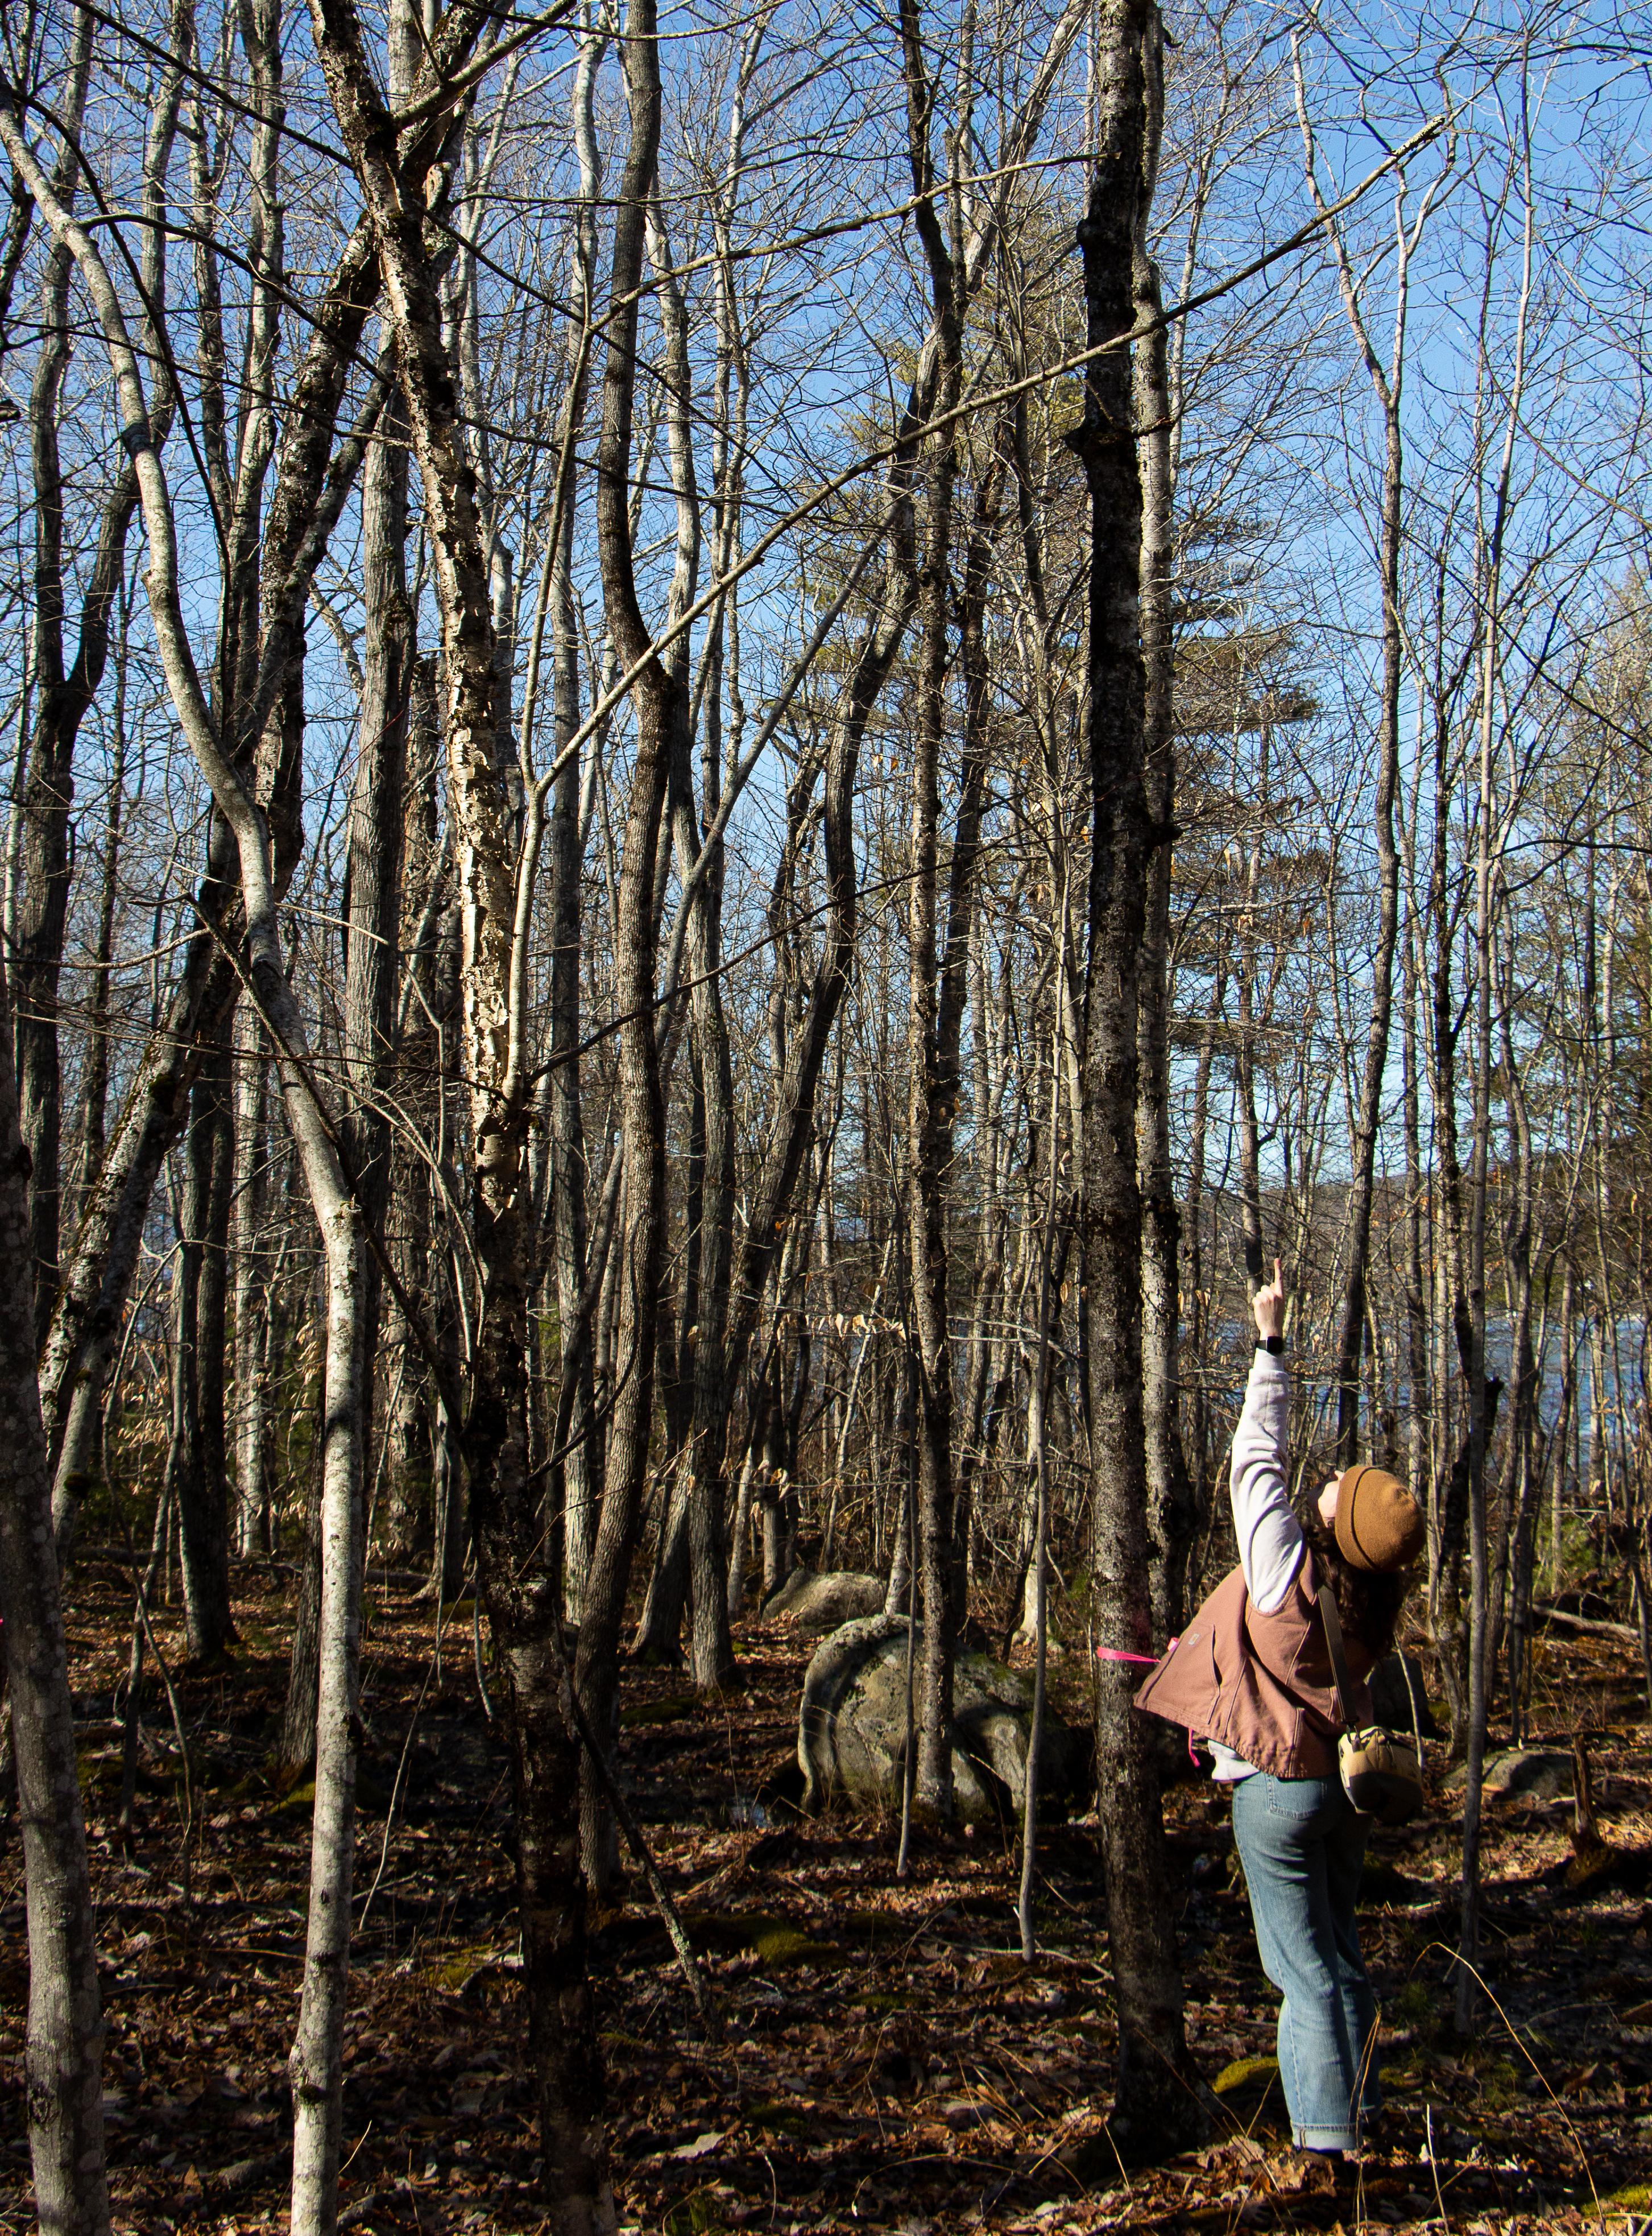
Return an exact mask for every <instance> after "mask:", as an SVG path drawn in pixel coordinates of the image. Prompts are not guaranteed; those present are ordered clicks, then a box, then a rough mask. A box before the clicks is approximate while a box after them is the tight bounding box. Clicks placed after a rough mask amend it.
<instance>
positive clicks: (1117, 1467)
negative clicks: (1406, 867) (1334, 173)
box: [1074, 0, 1205, 2154]
mask: <svg viewBox="0 0 1652 2236" xmlns="http://www.w3.org/2000/svg"><path fill="white" fill-rule="evenodd" d="M1161 38H1162V34H1161V31H1160V28H1159V24H1158V20H1157V8H1156V7H1155V6H1153V5H1152V0H1104V4H1103V5H1102V6H1101V7H1100V8H1099V9H1098V20H1097V30H1096V40H1097V46H1096V79H1095V82H1096V88H1097V144H1096V155H1095V165H1094V169H1093V171H1092V179H1091V187H1090V197H1089V206H1088V207H1087V209H1086V211H1085V217H1084V220H1083V222H1082V224H1081V225H1080V227H1079V232H1078V240H1079V246H1080V247H1081V249H1082V251H1083V254H1084V284H1085V328H1086V336H1087V339H1088V342H1089V345H1090V347H1091V348H1092V349H1100V348H1102V346H1103V345H1105V344H1108V343H1111V344H1113V345H1114V346H1113V347H1112V348H1111V350H1110V351H1108V352H1106V353H1105V354H1104V355H1102V356H1100V357H1098V358H1094V359H1093V360H1092V364H1091V365H1090V367H1089V369H1088V372H1087V374H1086V378H1085V418H1084V423H1083V425H1082V427H1081V428H1080V430H1079V431H1078V433H1077V435H1076V436H1075V437H1074V440H1075V445H1076V447H1077V448H1078V451H1079V454H1080V456H1081V457H1082V458H1083V461H1084V467H1085V480H1086V482H1087V483H1088V487H1089V491H1090V500H1091V516H1090V532H1091V551H1090V583H1089V590H1090V596H1089V621H1090V642H1089V678H1088V680H1089V687H1090V704H1089V710H1088V716H1087V745H1088V752H1089V762H1090V779H1091V803H1092V818H1093V823H1092V866H1091V879H1090V909H1089V945H1088V953H1087V957H1086V969H1085V1031H1084V1074H1085V1077H1084V1085H1085V1104H1084V1161H1083V1171H1084V1191H1085V1197H1084V1270H1085V1288H1086V1291H1087V1304H1088V1331H1089V1384H1090V1437H1091V1467H1092V1576H1093V1578H1094V1608H1095V1618H1094V1620H1095V1630H1096V1640H1097V1643H1098V1646H1100V1647H1103V1648H1105V1649H1107V1650H1110V1651H1112V1652H1118V1653H1124V1654H1150V1653H1151V1648H1152V1636H1153V1615H1152V1604H1151V1596H1150V1592H1149V1584H1148V1578H1149V1557H1148V1536H1147V1466H1146V1448H1145V1434H1144V1424H1143V1418H1142V1357H1141V1341H1142V1332H1141V1331H1142V1308H1141V1253H1142V1212H1141V1193H1140V1188H1139V1187H1138V1184H1137V1173H1136V1154H1135V1141H1136V1105H1137V1005H1138V974H1139V967H1140V956H1141V945H1142V932H1143V928H1144V914H1145V904H1146V882H1147V863H1148V852H1149V849H1150V847H1151V844H1152V839H1153V833H1152V832H1151V828H1150V825H1149V820H1148V815H1147V803H1146V797H1145V792H1144V784H1143V776H1144V771H1143V743H1144V740H1143V714H1144V689H1145V683H1144V672H1143V665H1142V648H1141V636H1140V582H1141V547H1142V497H1141V486H1140V483H1139V481H1138V479H1137V466H1136V455H1135V444H1134V442H1133V439H1132V437H1131V429H1132V426H1133V424H1134V422H1133V416H1132V399H1131V371H1130V362H1129V357H1128V352H1127V346H1126V345H1125V343H1124V339H1123V338H1124V337H1125V336H1127V335H1128V334H1129V332H1130V331H1131V326H1132V325H1133V323H1134V316H1135V299H1134V284H1133V283H1134V275H1135V269H1136V259H1137V255H1138V253H1140V244H1141V240H1142V235H1143V233H1144V228H1145V225H1146V220H1147V187H1148V184H1149V179H1148V172H1147V162H1148V156H1149V149H1148V146H1147V121H1148V116H1149V84H1150V79H1151V76H1154V75H1156V74H1157V72H1158V70H1159V69H1161V68H1162V47H1161ZM1095 1668H1096V1673H1097V1674H1096V1681H1095V1700H1096V1754H1097V1770H1098V1796H1097V1811H1098V1822H1099V1825H1100V1832H1101V1845H1102V1856H1103V1862H1104V1868H1105V1873H1106V1886H1107V1919H1108V1951H1109V1956H1110V1958H1111V1967H1112V1974H1113V1986H1114V1993H1115V1996H1116V1998H1117V2002H1118V2091H1117V2096H1116V2100H1115V2108H1114V2114H1113V2132H1114V2134H1115V2138H1116V2140H1117V2141H1118V2146H1119V2147H1120V2149H1121V2150H1122V2149H1124V2148H1125V2147H1129V2148H1130V2149H1131V2150H1132V2151H1137V2152H1144V2151H1148V2150H1151V2151H1153V2152H1155V2153H1156V2154H1164V2152H1166V2151H1170V2150H1175V2149H1178V2148H1181V2147H1184V2146H1185V2145H1186V2144H1187V2143H1189V2142H1190V2141H1194V2140H1195V2139H1196V2137H1197V2136H1198V2135H1199V2134H1202V2133H1203V2129H1204V2124H1205V2123H1204V2116H1203V2112H1202V2110H1201V2108H1200V2106H1199V2103H1198V2100H1197V2098H1196V2095H1194V2093H1193V2090H1192V2088H1191V2087H1190V2081H1191V2077H1192V2075H1191V2067H1190V2061H1189V2058H1188V2053H1187V2047H1186V2042H1185V2040H1184V2037H1183V2021H1182V1977H1181V1970H1180V1967H1179V1965H1178V1963H1177V1953H1176V1929H1175V1910H1174V1907H1173V1903H1172V1899H1171V1892H1170V1871H1169V1868H1168V1862H1167V1858H1166V1856H1165V1851H1164V1825H1163V1822H1162V1819H1161V1817H1160V1808H1159V1786H1158V1772H1157V1766H1156V1762H1155V1758H1154V1755H1153V1752H1152V1749H1151V1746H1149V1745H1148V1744H1147V1739H1146V1733H1145V1731H1144V1726H1143V1721H1142V1719H1141V1718H1139V1717H1138V1716H1137V1714H1136V1713H1135V1711H1134V1708H1133V1707H1132V1694H1133V1690H1134V1683H1133V1679H1132V1677H1131V1674H1130V1664H1129V1663H1128V1662H1125V1661H1097V1663H1096V1664H1095Z"/></svg>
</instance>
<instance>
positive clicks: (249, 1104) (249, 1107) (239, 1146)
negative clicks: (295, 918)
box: [231, 1002, 270, 1560]
mask: <svg viewBox="0 0 1652 2236" xmlns="http://www.w3.org/2000/svg"><path fill="white" fill-rule="evenodd" d="M267 1069H268V1057H267V1056H266V1049H265V1038H264V1029H263V1026H262V1024H261V1023H259V1018H258V1017H257V1016H256V1015H255V1014H254V1012H253V1009H252V1004H251V1003H246V1002H243V1003H240V1004H239V1007H238V1008H237V1009H236V1012H235V1191H234V1194H235V1203H234V1218H235V1283H234V1286H235V1358H234V1374H235V1398H234V1403H233V1407H232V1409H231V1411H232V1417H233V1421H234V1437H235V1515H236V1522H235V1543H236V1549H237V1551H238V1552H239V1554H240V1555H241V1557H242V1558H243V1560H250V1559H251V1558H252V1555H254V1554H256V1553H258V1552H259V1551H260V1550H261V1549H263V1548H264V1545H265V1542H266V1530H267V1528H268V1522H269V1506H270V1483H269V1470H268V1468H267V1466H266V1461H265V1449H264V1440H265V1435H266V1418H265V1405H264V1394H265V1384H266V1380H267V1378H268V1376H269V1371H270V1300H269V1294H268V1291H267V1288H266V1282H265V1279H264V1266H263V1260H262V1256H261V1253H262V1250H263V1247H264V1233H263V1227H264V1205H265V1198H266V1179H267V1175H266V1166H267V1163H268V1159H269V1128H268V1124H267V1121H266V1110H265V1105H266V1093H265V1082H266V1076H267Z"/></svg>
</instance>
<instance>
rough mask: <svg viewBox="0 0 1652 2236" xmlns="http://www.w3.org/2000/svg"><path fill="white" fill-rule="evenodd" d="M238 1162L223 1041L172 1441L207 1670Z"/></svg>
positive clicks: (193, 1215)
mask: <svg viewBox="0 0 1652 2236" xmlns="http://www.w3.org/2000/svg"><path fill="white" fill-rule="evenodd" d="M232 1159H233V1144H232V1138H231V1126H230V1100H229V1050H228V1047H227V1044H226V1041H225V1039H224V1038H223V1037H222V1036H221V1035H220V1038H219V1040H218V1042H217V1043H216V1045H215V1046H214V1047H213V1049H211V1051H210V1052H209V1054H208V1056H207V1059H206V1062H205V1063H204V1064H203V1065H202V1068H201V1071H200V1077H199V1078H198V1079H197V1080H196V1082H195V1089H194V1096H193V1108H192V1110H191V1113H190V1121H189V1132H188V1137H187V1142H186V1146H185V1166H184V1184H183V1189H182V1196H181V1202H180V1212H179V1225H178V1256H177V1265H176V1270H175V1272H174V1277H173V1399H172V1403H173V1433H172V1441H171V1447H170V1450H169V1454H168V1458H169V1462H170V1467H169V1472H170V1474H171V1476H172V1491H173V1496H174V1499H175V1501H176V1508H177V1514H178V1538H179V1548H180V1557H181V1561H182V1566H183V1580H184V1609H185V1615H186V1621H187V1637H188V1650H189V1658H190V1660H191V1661H192V1662H194V1663H195V1664H197V1665H198V1666H200V1667H211V1666H212V1665H213V1663H215V1662H218V1661H221V1660H222V1659H223V1658H224V1656H225V1655H226V1654H227V1653H228V1651H229V1649H230V1647H231V1645H232V1644H233V1641H234V1637H235V1626H234V1621H233V1617H232V1615H231V1613H230V1603H229V1486H228V1483H227V1481H226V1473H225V1466H224V1254H225V1253H224V1240H225V1232H226V1229H227V1226H228V1219H229V1183H230V1171H231V1164H232Z"/></svg>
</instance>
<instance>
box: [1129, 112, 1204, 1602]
mask: <svg viewBox="0 0 1652 2236" xmlns="http://www.w3.org/2000/svg"><path fill="white" fill-rule="evenodd" d="M1151 99H1152V95H1151V89H1150V101H1151ZM1162 126H1163V119H1162V117H1161V116H1160V115H1158V114H1157V109H1155V110H1154V112H1153V113H1151V114H1150V116H1149V119H1148V139H1149V155H1148V163H1149V171H1150V181H1151V174H1152V173H1153V172H1156V171H1157V142H1158V137H1159V134H1160V131H1161V129H1162ZM1135 280H1136V311H1137V318H1138V319H1144V320H1150V319H1152V320H1156V319H1158V318H1159V316H1160V314H1161V312H1162V311H1163V309H1164V304H1163V301H1162V299H1161V291H1160V286H1159V275H1158V268H1157V266H1156V265H1155V264H1154V262H1153V260H1152V259H1151V256H1147V255H1143V256H1142V257H1140V258H1139V259H1138V260H1137V269H1136V275H1135ZM1133 386H1134V391H1135V412H1136V419H1135V424H1136V431H1137V433H1136V455H1137V468H1138V470H1139V472H1140V475H1141V482H1142V567H1141V633H1142V656H1143V661H1144V668H1145V693H1144V702H1143V748H1142V762H1143V781H1144V790H1145V793H1146V807H1147V814H1148V817H1149V819H1150V821H1151V823H1152V824H1153V825H1154V826H1155V843H1154V845H1153V848H1152V852H1151V855H1150V856H1149V858H1148V866H1147V903H1146V917H1145V930H1144V937H1143V942H1142V958H1141V976H1140V983H1139V989H1138V993H1137V1000H1138V1003H1139V1005H1140V1014H1139V1017H1138V1021H1137V1063H1138V1067H1139V1069H1138V1072H1137V1089H1136V1168H1137V1178H1138V1181H1139V1185H1140V1187H1141V1194H1142V1413H1143V1420H1144V1428H1145V1432H1146V1438H1147V1530H1148V1542H1149V1545H1150V1547H1151V1555H1150V1557H1151V1562H1152V1597H1153V1635H1154V1638H1155V1640H1156V1641H1161V1642H1162V1641H1164V1640H1165V1639H1168V1638H1170V1637H1172V1636H1174V1635H1175V1634H1176V1633H1177V1631H1179V1630H1180V1629H1181V1628H1182V1619H1183V1615H1185V1613H1186V1611H1187V1567H1188V1560H1189V1556H1190V1554H1191V1552H1192V1549H1193V1544H1194V1541H1195V1538H1196V1536H1197V1534H1198V1530H1199V1528H1200V1524H1201V1522H1202V1520H1203V1516H1201V1514H1200V1512H1199V1509H1198V1505H1197V1503H1196V1500H1195V1498H1194V1495H1193V1486H1192V1484H1191V1483H1190V1480H1189V1477H1188V1469H1187V1460H1186V1457H1185V1455H1184V1453H1183V1448H1182V1420H1181V1411H1182V1373H1181V1359H1180V1335H1181V1328H1180V1312H1181V1266H1180V1263H1179V1259H1180V1251H1181V1240H1182V1228H1181V1220H1180V1219H1179V1217H1178V1215H1177V1207H1176V1183H1175V1180H1174V1176H1173V1175H1172V1174H1171V1171H1170V858H1171V827H1170V826H1171V822H1172V818H1173V816H1174V812H1175V800H1176V727H1175V707H1174V703H1173V699H1172V683H1173V673H1174V661H1173V643H1172V631H1171V624H1170V579H1171V574H1172V570H1173V569H1174V565H1175V551H1174V547H1173V539H1172V529H1171V504H1172V499H1173V497H1174V482H1173V477H1172V470H1171V456H1170V423H1171V409H1170V349H1169V341H1168V338H1167V336H1166V334H1165V332H1164V328H1163V327H1162V326H1160V327H1158V328H1157V331H1156V332H1152V333H1151V334H1150V335H1148V336H1147V337H1146V338H1145V339H1144V340H1142V341H1139V342H1137V345H1136V348H1135V358H1134V382H1133Z"/></svg>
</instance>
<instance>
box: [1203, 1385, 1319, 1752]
mask: <svg viewBox="0 0 1652 2236" xmlns="http://www.w3.org/2000/svg"><path fill="white" fill-rule="evenodd" d="M1289 1415H1290V1376H1289V1374H1288V1372H1287V1371H1286V1367H1285V1362H1284V1360H1283V1358H1274V1357H1272V1356H1270V1354H1269V1352H1267V1351H1258V1352H1257V1353H1256V1355H1255V1358H1254V1360H1253V1361H1252V1363H1251V1368H1250V1380H1249V1383H1248V1384H1247V1385H1246V1388H1245V1402H1244V1408H1243V1410H1242V1412H1241V1413H1240V1416H1239V1426H1238V1427H1237V1429H1236V1430H1235V1431H1234V1438H1233V1459H1232V1463H1231V1464H1230V1466H1229V1471H1228V1489H1229V1497H1230V1498H1231V1499H1232V1502H1233V1529H1234V1535H1235V1536H1236V1538H1237V1539H1238V1541H1239V1566H1240V1567H1241V1568H1242V1570H1243V1571H1244V1578H1245V1589H1246V1591H1247V1592H1248V1593H1249V1595H1250V1599H1251V1601H1252V1603H1253V1604H1254V1605H1255V1608H1256V1609H1257V1611H1258V1613H1260V1614H1262V1615H1274V1614H1276V1613H1277V1612H1278V1610H1279V1609H1280V1608H1282V1607H1283V1606H1284V1604H1285V1601H1286V1600H1287V1599H1288V1597H1289V1595H1290V1593H1291V1591H1292V1589H1293V1588H1294V1587H1295V1582H1296V1575H1297V1571H1298V1569H1299V1568H1301V1565H1302V1550H1303V1539H1302V1525H1301V1522H1299V1521H1298V1520H1297V1519H1296V1516H1295V1514H1294V1513H1293V1512H1292V1510H1291V1504H1290V1499H1289V1496H1288V1489H1287V1486H1288V1473H1287V1470H1286V1465H1285V1431H1286V1427H1287V1424H1288V1419H1289ZM1210 1751H1211V1753H1213V1754H1214V1756H1215V1757H1216V1766H1215V1769H1214V1771H1213V1772H1212V1776H1213V1777H1216V1778H1217V1779H1223V1780H1225V1781H1226V1782H1227V1783H1229V1785H1231V1784H1233V1783H1234V1782H1235V1781H1236V1780H1237V1779H1242V1778H1249V1777H1250V1776H1251V1775H1252V1773H1253V1772H1254V1770H1255V1764H1254V1763H1249V1762H1246V1761H1245V1760H1244V1759H1243V1758H1242V1756H1240V1755H1236V1754H1235V1753H1234V1752H1233V1750H1232V1748H1231V1747H1224V1746H1216V1743H1215V1742H1214V1741H1212V1742H1211V1744H1210Z"/></svg>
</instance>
